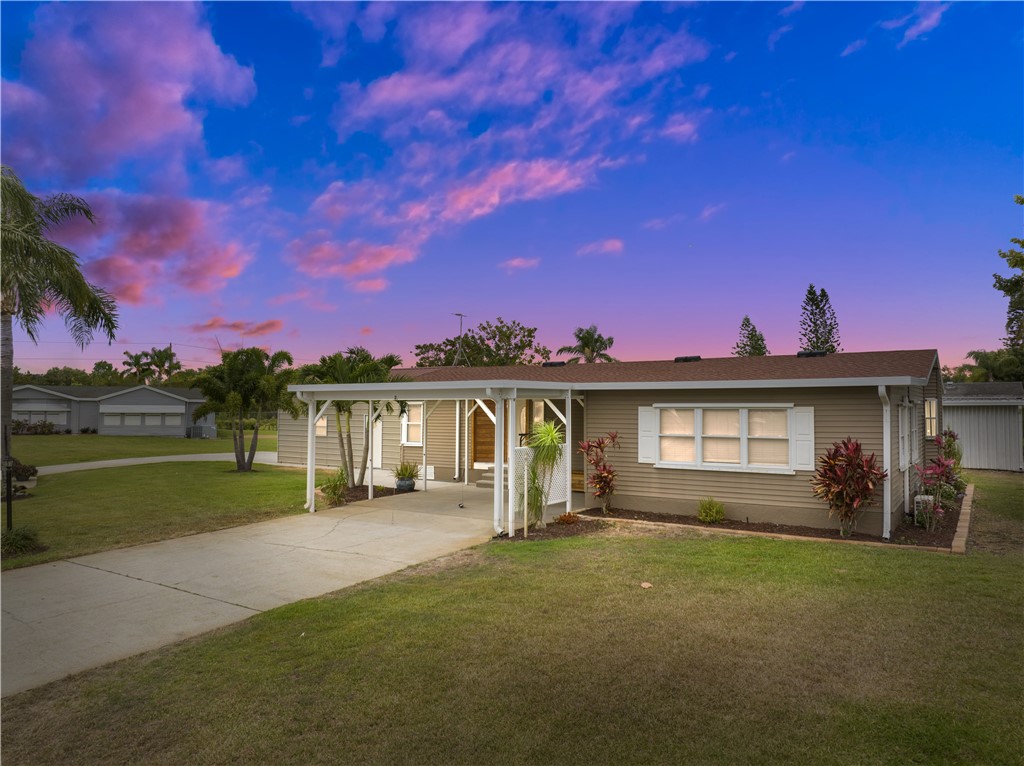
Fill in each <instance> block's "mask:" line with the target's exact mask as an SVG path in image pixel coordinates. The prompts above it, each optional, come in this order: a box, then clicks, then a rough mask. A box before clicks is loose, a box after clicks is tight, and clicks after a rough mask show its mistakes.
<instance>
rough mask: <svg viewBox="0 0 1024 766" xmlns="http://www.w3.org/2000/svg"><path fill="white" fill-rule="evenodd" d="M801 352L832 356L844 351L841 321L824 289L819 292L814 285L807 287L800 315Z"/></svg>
mask: <svg viewBox="0 0 1024 766" xmlns="http://www.w3.org/2000/svg"><path fill="white" fill-rule="evenodd" d="M800 350H801V351H826V352H828V353H830V354H834V353H836V352H838V351H842V350H843V346H842V344H841V343H840V342H839V320H838V319H836V312H835V309H833V308H832V302H831V301H830V300H829V297H828V293H827V292H826V291H825V288H824V287H823V288H821V290H817V291H816V290H815V289H814V285H813V284H812V285H808V287H807V295H805V296H804V302H803V305H802V306H801V314H800Z"/></svg>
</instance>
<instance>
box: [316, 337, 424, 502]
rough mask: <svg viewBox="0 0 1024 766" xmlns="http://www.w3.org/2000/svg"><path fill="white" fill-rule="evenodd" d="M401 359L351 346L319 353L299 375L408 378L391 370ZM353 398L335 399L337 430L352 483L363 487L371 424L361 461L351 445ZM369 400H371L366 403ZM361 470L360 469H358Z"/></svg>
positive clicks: (347, 379) (387, 406)
mask: <svg viewBox="0 0 1024 766" xmlns="http://www.w3.org/2000/svg"><path fill="white" fill-rule="evenodd" d="M401 363H402V358H401V357H400V356H398V355H397V354H385V355H384V356H382V357H380V358H376V357H374V356H373V354H371V353H370V352H369V351H367V350H366V349H365V348H363V347H362V346H356V347H354V348H350V349H348V350H347V351H345V352H344V353H342V352H340V351H338V352H337V353H334V354H330V355H329V356H322V357H320V361H319V362H318V363H317V364H311V365H306V366H305V367H303V368H302V369H301V370H300V372H299V376H300V378H301V380H302V382H303V383H333V384H341V385H345V384H351V383H386V382H397V381H401V380H405V378H402V377H400V376H394V375H392V374H391V370H392V368H394V367H398V366H399V365H400V364H401ZM355 404H356V402H354V401H335V402H334V418H335V425H336V430H337V433H338V452H339V453H340V454H341V462H342V465H343V466H344V468H345V475H346V476H347V477H348V485H349V487H361V486H362V484H363V479H364V478H365V472H366V462H367V460H368V459H369V457H370V440H369V429H370V424H369V422H367V424H366V427H365V428H364V429H363V457H362V460H361V461H360V462H359V464H358V469H357V466H356V462H355V456H354V455H353V449H352V408H353V406H354V405H355ZM367 404H368V403H367ZM399 407H400V409H401V411H403V412H404V411H405V402H399ZM384 411H385V412H388V413H391V412H393V411H394V407H393V405H392V403H391V402H388V401H386V402H384ZM357 470H358V473H357Z"/></svg>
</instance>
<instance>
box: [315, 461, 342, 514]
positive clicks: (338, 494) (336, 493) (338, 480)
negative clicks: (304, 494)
mask: <svg viewBox="0 0 1024 766" xmlns="http://www.w3.org/2000/svg"><path fill="white" fill-rule="evenodd" d="M320 491H321V492H323V493H324V500H326V501H327V504H328V506H330V507H333V506H336V505H344V504H345V503H347V502H348V497H347V492H348V472H347V471H346V470H345V467H344V466H342V467H341V468H339V469H338V470H337V471H336V472H335V473H334V474H332V475H331V476H328V477H327V479H325V480H324V483H323V484H321V485H320Z"/></svg>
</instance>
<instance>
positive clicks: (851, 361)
mask: <svg viewBox="0 0 1024 766" xmlns="http://www.w3.org/2000/svg"><path fill="white" fill-rule="evenodd" d="M936 357H937V352H936V351H935V350H934V349H921V350H916V351H863V352H850V353H841V354H829V355H827V356H823V357H806V358H801V357H796V356H759V357H737V356H730V357H724V358H719V359H702V360H701V361H699V362H673V361H671V360H668V361H652V362H606V363H600V364H567V365H565V366H564V367H541V366H539V365H517V366H511V367H412V368H403V369H396V370H395V371H394V372H395V374H396V375H405V376H408V377H409V378H411V379H412V380H414V381H416V382H418V383H419V382H422V383H447V382H453V381H468V380H530V381H538V382H539V381H543V382H546V383H670V382H677V381H678V382H687V383H699V382H704V381H707V382H712V381H734V380H735V381H754V380H816V379H837V378H897V377H911V378H928V376H929V375H930V373H931V370H932V365H933V364H934V363H935V360H936Z"/></svg>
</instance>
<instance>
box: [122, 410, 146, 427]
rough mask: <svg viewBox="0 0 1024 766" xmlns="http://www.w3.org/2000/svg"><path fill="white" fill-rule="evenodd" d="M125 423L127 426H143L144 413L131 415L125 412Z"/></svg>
mask: <svg viewBox="0 0 1024 766" xmlns="http://www.w3.org/2000/svg"><path fill="white" fill-rule="evenodd" d="M124 424H125V425H126V426H141V425H142V415H129V414H127V413H125V416H124Z"/></svg>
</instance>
